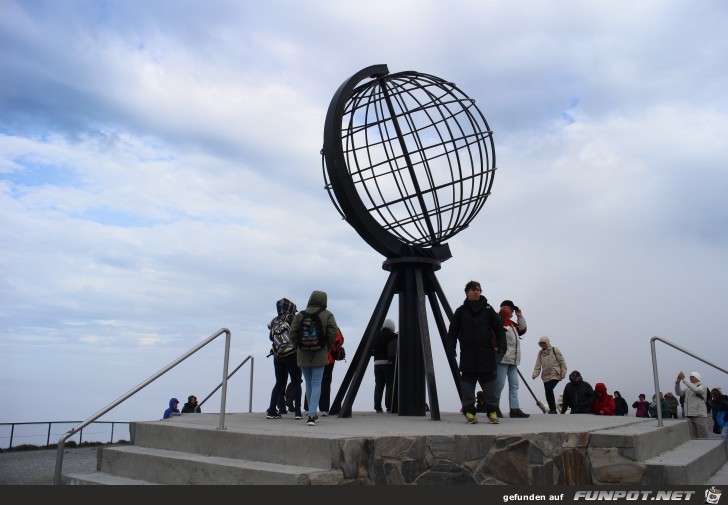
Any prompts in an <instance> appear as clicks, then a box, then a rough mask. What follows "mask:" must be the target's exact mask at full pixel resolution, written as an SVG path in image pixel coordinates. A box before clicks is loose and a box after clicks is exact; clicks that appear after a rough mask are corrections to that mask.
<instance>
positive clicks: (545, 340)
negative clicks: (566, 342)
mask: <svg viewBox="0 0 728 505" xmlns="http://www.w3.org/2000/svg"><path fill="white" fill-rule="evenodd" d="M541 342H546V347H551V341H550V340H549V338H548V337H541V338H539V339H538V343H539V344H540V343H541Z"/></svg>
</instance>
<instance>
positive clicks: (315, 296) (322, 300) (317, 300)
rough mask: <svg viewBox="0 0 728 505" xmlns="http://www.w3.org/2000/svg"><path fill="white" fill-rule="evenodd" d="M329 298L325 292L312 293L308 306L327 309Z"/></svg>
mask: <svg viewBox="0 0 728 505" xmlns="http://www.w3.org/2000/svg"><path fill="white" fill-rule="evenodd" d="M328 298H329V297H328V295H327V294H326V292H324V291H312V292H311V296H309V297H308V305H309V306H311V305H313V306H314V307H321V308H324V309H325V308H326V305H327V302H328Z"/></svg>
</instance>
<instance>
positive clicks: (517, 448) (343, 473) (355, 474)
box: [63, 412, 728, 485]
mask: <svg viewBox="0 0 728 505" xmlns="http://www.w3.org/2000/svg"><path fill="white" fill-rule="evenodd" d="M479 419H480V422H479V423H478V424H474V425H470V424H467V423H466V422H465V418H464V417H463V416H462V414H459V413H442V414H441V420H440V421H432V420H430V418H429V416H424V417H420V416H414V417H413V416H398V415H395V414H384V413H382V414H377V413H374V412H354V413H353V414H352V416H351V417H349V418H339V417H337V416H325V417H321V418H320V419H319V421H318V423H317V425H316V426H307V425H306V421H305V419H304V420H295V419H294V417H293V415H292V414H286V415H283V416H282V418H281V419H275V420H270V419H266V416H265V413H242V414H227V415H226V416H225V429H223V430H221V429H219V422H220V418H219V415H218V414H183V415H179V416H174V417H172V418H170V419H166V420H160V421H149V422H135V423H131V426H130V429H131V445H128V446H106V447H100V448H99V456H98V463H97V469H96V471H93V472H86V473H79V472H73V473H70V472H66V471H65V469H64V471H63V481H64V483H65V484H174V485H179V484H277V485H278V484H299V485H301V484H302V485H323V484H328V485H370V484H407V485H410V484H414V485H422V484H439V485H459V484H486V485H487V484H515V485H605V484H621V485H624V484H629V485H705V484H708V485H721V484H722V485H724V484H728V469H727V468H728V464H727V461H728V450H727V449H726V446H725V444H724V443H723V441H722V440H721V439H720V438H711V439H705V440H691V439H690V434H689V429H688V425H687V421H685V420H681V419H680V420H675V419H666V420H664V421H663V426H658V423H657V420H656V419H644V418H636V417H615V416H610V417H603V416H594V415H568V414H567V415H544V414H532V415H531V417H529V418H527V419H520V418H519V419H510V418H508V417H506V418H504V419H500V424H497V425H494V424H490V423H489V422H488V419H487V417H486V416H485V414H481V415H480V416H479ZM711 479H713V480H712V481H711ZM716 479H717V480H716ZM719 481H720V482H719Z"/></svg>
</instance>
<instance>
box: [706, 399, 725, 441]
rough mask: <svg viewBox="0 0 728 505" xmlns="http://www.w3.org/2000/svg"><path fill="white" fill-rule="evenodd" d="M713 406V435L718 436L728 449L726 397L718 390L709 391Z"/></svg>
mask: <svg viewBox="0 0 728 505" xmlns="http://www.w3.org/2000/svg"><path fill="white" fill-rule="evenodd" d="M710 395H711V400H712V401H711V403H712V405H713V433H715V434H716V435H720V436H721V438H722V439H723V442H725V445H726V447H728V395H724V394H723V393H722V391H721V390H720V388H713V389H712V390H711V391H710Z"/></svg>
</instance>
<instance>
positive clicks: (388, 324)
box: [382, 319, 395, 333]
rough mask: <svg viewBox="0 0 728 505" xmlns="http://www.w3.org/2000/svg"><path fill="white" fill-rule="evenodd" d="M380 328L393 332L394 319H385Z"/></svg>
mask: <svg viewBox="0 0 728 505" xmlns="http://www.w3.org/2000/svg"><path fill="white" fill-rule="evenodd" d="M382 328H387V329H388V330H389V331H391V332H392V333H394V328H395V326H394V321H392V320H391V319H387V320H386V321H384V324H383V325H382Z"/></svg>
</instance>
